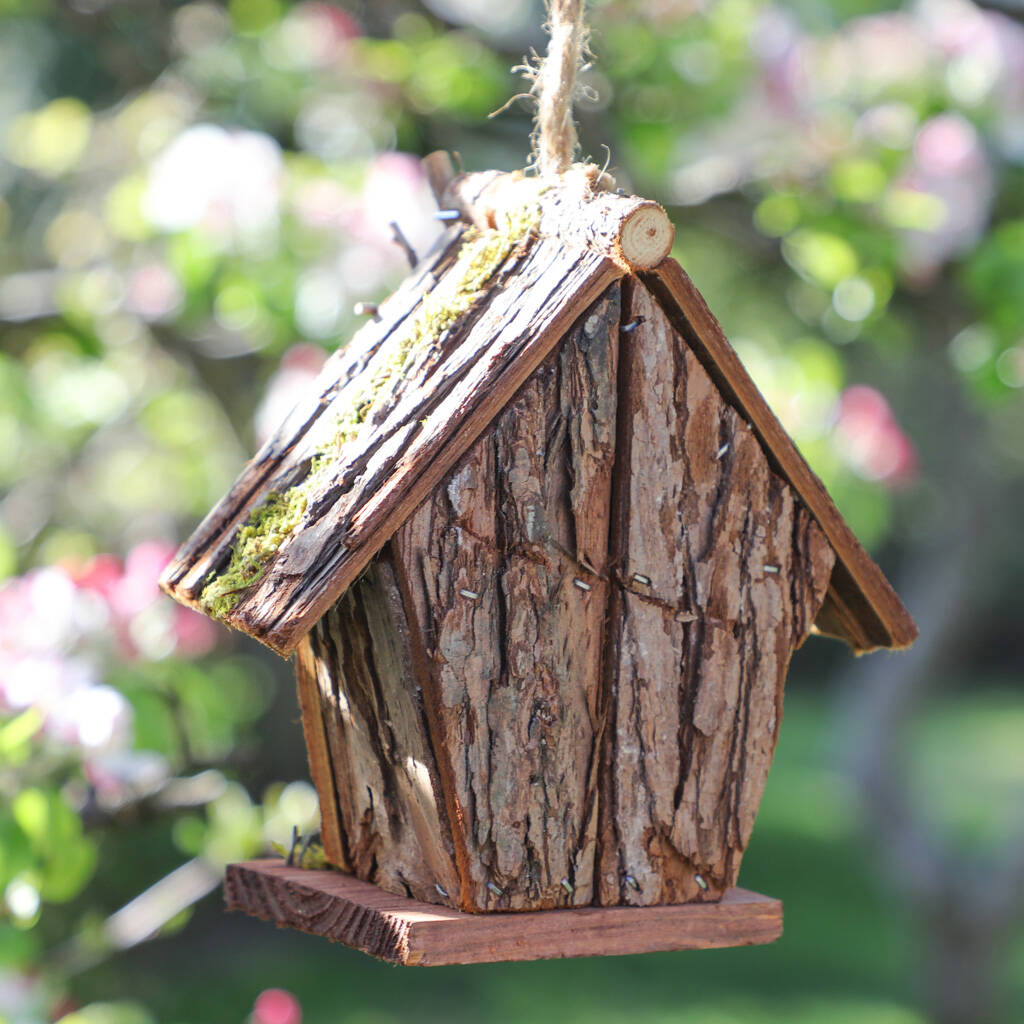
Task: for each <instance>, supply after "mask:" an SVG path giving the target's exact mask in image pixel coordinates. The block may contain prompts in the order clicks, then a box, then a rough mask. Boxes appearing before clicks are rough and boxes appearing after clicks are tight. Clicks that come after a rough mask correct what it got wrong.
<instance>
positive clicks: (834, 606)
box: [641, 258, 917, 652]
mask: <svg viewBox="0 0 1024 1024" xmlns="http://www.w3.org/2000/svg"><path fill="white" fill-rule="evenodd" d="M641 277H642V278H643V280H644V282H645V283H646V284H647V286H648V287H649V288H650V289H651V291H652V292H653V293H654V295H655V296H656V297H657V299H658V300H659V301H660V302H661V303H662V305H663V306H664V308H665V311H666V313H667V314H668V315H669V318H670V319H671V320H672V323H673V326H674V327H675V328H676V329H677V330H678V331H679V332H680V333H681V334H682V336H683V337H684V338H685V339H686V341H687V343H688V344H689V346H690V348H691V349H692V350H693V352H694V354H695V355H696V356H697V358H698V359H700V360H701V362H702V363H703V364H704V367H705V369H706V370H707V371H708V373H709V375H710V376H711V379H712V380H713V381H714V382H715V385H716V386H717V387H718V389H719V390H720V391H721V393H722V395H723V396H724V397H725V399H726V401H728V402H729V403H730V404H731V405H732V406H734V407H735V408H736V409H737V411H738V412H739V413H740V414H741V415H742V416H743V418H744V419H745V420H747V422H748V423H750V425H751V427H753V429H754V431H755V433H756V434H757V437H758V439H759V440H760V442H761V445H762V447H763V449H764V451H765V454H766V455H767V456H768V458H769V460H770V461H771V463H772V467H773V468H774V469H775V471H776V472H777V473H779V474H780V475H781V476H782V477H783V479H785V480H786V481H787V482H788V483H789V484H790V485H791V486H792V487H793V489H794V490H795V491H796V492H797V494H798V495H799V496H800V498H801V499H802V500H803V502H804V503H805V504H806V505H807V508H808V509H810V511H811V514H812V515H813V516H814V517H815V519H817V521H818V524H819V525H820V526H821V528H822V530H823V531H824V533H825V536H826V537H827V538H828V540H829V543H830V544H831V545H832V547H833V548H834V549H835V552H836V556H837V557H836V564H835V567H834V568H833V571H832V581H831V585H830V587H829V591H828V594H827V595H826V599H825V603H824V605H823V606H822V610H821V612H820V613H819V617H818V621H817V626H818V628H819V630H820V631H821V632H823V633H828V634H829V635H832V636H838V637H840V638H841V639H843V640H846V641H847V642H848V643H849V644H850V645H851V646H852V647H853V649H854V650H856V651H858V652H864V651H871V650H875V649H877V648H879V647H892V648H903V647H909V646H910V645H911V644H912V643H913V642H914V640H915V639H916V638H917V626H916V625H915V624H914V620H913V619H912V618H911V617H910V614H909V612H908V611H907V610H906V608H904V607H903V604H902V602H901V601H900V599H899V597H898V596H897V594H896V592H895V591H894V590H893V588H892V587H891V586H890V584H889V581H888V580H887V579H886V578H885V576H884V575H883V574H882V570H881V569H879V567H878V566H877V565H876V564H875V563H874V562H873V561H872V560H871V558H870V557H869V555H868V553H867V552H866V551H865V550H864V548H863V547H861V545H860V542H859V541H858V540H857V538H856V537H855V536H854V534H853V531H852V530H851V529H850V527H849V525H848V524H847V522H846V520H845V519H843V517H842V515H841V514H840V512H839V510H838V509H837V508H836V506H835V503H834V502H833V501H832V498H831V497H830V496H829V493H828V491H826V490H825V486H824V484H822V482H821V481H820V480H819V479H818V477H817V476H816V475H815V473H814V471H813V470H812V469H811V467H810V466H808V465H807V462H806V460H805V459H804V457H803V456H802V455H801V454H800V452H799V451H798V450H797V447H796V445H795V444H794V443H793V441H792V439H791V438H790V436H789V435H788V434H787V433H786V431H785V430H784V429H783V427H782V424H781V423H779V421H778V418H777V417H776V416H775V414H774V413H773V412H772V410H771V409H770V408H769V406H768V403H767V402H766V401H765V399H764V396H763V395H762V394H761V392H760V391H758V389H757V385H756V384H754V382H753V381H752V380H751V379H750V375H749V374H748V373H747V371H746V369H745V368H744V366H743V364H742V363H741V362H740V358H739V356H738V355H737V354H736V350H735V349H734V348H733V347H732V345H730V344H729V339H728V338H726V336H725V333H724V332H723V331H722V327H721V325H720V324H719V322H718V321H717V320H716V319H715V317H714V314H713V313H712V312H711V310H710V309H708V306H707V303H706V302H705V301H704V298H703V296H702V295H701V294H700V292H699V291H697V289H696V288H695V287H694V284H693V282H692V281H691V280H690V278H689V276H688V275H687V273H686V271H685V270H683V268H682V267H681V266H680V265H679V264H678V263H677V262H676V261H675V260H673V259H671V258H670V259H666V260H664V261H663V262H662V263H661V265H660V266H658V267H657V268H656V269H655V270H653V271H652V272H650V273H648V274H642V275H641Z"/></svg>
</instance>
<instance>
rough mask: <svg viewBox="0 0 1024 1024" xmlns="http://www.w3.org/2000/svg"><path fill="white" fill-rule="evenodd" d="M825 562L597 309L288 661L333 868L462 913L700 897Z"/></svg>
mask: <svg viewBox="0 0 1024 1024" xmlns="http://www.w3.org/2000/svg"><path fill="white" fill-rule="evenodd" d="M638 320H639V321H641V322H640V323H639V324H637V325H636V326H634V327H633V328H632V329H631V330H625V331H624V330H622V326H623V325H624V324H634V323H635V322H636V321H638ZM832 562H833V553H832V550H831V548H830V547H829V545H828V543H827V542H826V541H825V539H824V537H823V535H822V533H821V531H820V529H819V528H818V526H817V524H816V522H815V521H814V519H813V518H812V517H811V516H810V514H809V513H807V512H806V510H805V509H804V508H803V506H802V505H801V504H800V502H799V500H798V499H797V498H796V497H795V495H794V493H793V492H792V490H791V488H790V487H789V486H788V485H787V484H786V483H785V482H783V481H782V480H781V479H780V478H779V477H777V476H775V475H774V474H773V473H772V471H771V469H770V467H769V465H768V463H767V461H766V459H765V457H764V455H763V453H762V450H761V448H760V445H759V443H758V441H757V439H756V437H755V436H754V435H753V433H752V432H751V431H750V429H749V427H748V426H747V424H746V423H745V421H744V420H743V419H742V418H741V417H740V416H739V415H738V414H737V413H736V412H735V410H734V409H732V408H731V407H730V406H729V405H728V404H727V403H726V402H725V400H724V399H723V398H722V397H721V395H720V394H719V392H718V391H717V390H716V389H715V387H714V385H713V384H712V382H711V380H710V378H709V377H708V376H707V373H706V372H705V370H704V369H703V367H702V366H701V365H700V363H699V362H698V361H697V360H696V358H695V357H694V356H693V354H692V353H691V352H690V351H689V349H688V348H687V346H686V344H685V342H684V341H683V339H682V338H681V337H680V336H679V335H678V334H676V333H675V332H674V330H673V328H672V326H671V325H670V324H669V322H668V321H667V320H666V318H665V317H664V315H663V314H662V312H661V309H660V307H659V306H658V304H657V303H656V302H655V301H654V300H653V299H652V298H651V296H650V294H649V293H648V292H647V291H646V289H645V288H644V287H643V286H642V285H641V284H640V283H639V282H638V281H636V280H635V279H627V281H626V283H625V285H624V286H623V287H621V288H620V286H619V285H615V286H613V287H611V288H609V289H608V290H607V291H606V292H605V293H604V295H603V296H602V297H601V298H600V299H599V300H598V301H597V302H596V303H594V304H593V305H592V306H591V307H590V308H589V309H588V310H587V312H586V313H585V314H584V316H583V317H581V318H580V319H579V320H578V321H577V322H576V324H575V325H574V326H573V328H572V329H571V330H570V332H569V333H568V334H567V335H566V337H565V338H564V340H563V342H562V343H561V344H560V346H559V347H558V348H557V349H556V350H555V352H553V353H552V355H551V356H550V357H548V359H547V360H546V361H545V362H544V363H543V364H542V365H541V366H540V368H539V369H538V370H537V371H535V372H534V374H533V375H532V376H531V377H530V379H529V380H528V381H527V383H526V384H525V385H524V386H523V387H522V388H520V389H519V391H518V392H517V393H516V395H515V397H514V398H513V399H512V401H511V402H509V403H508V404H507V405H506V406H505V408H504V410H503V411H502V413H501V414H500V415H499V416H498V418H497V419H496V420H495V421H494V423H493V424H492V426H491V427H490V428H489V429H488V430H487V431H485V433H484V434H483V435H482V436H481V437H480V439H479V440H478V441H477V442H476V443H475V444H474V446H473V447H472V448H471V449H470V451H469V452H468V454H467V455H466V456H465V457H464V458H463V459H462V460H461V462H460V463H459V464H458V465H457V466H456V468H455V469H454V470H453V471H451V472H450V473H449V474H448V476H447V477H446V478H445V480H444V482H443V483H442V485H441V486H439V487H438V488H436V489H435V491H434V492H433V494H432V495H431V497H430V498H429V499H428V500H427V501H425V502H424V503H423V504H422V505H421V506H420V507H419V509H418V510H417V511H416V512H415V514H414V515H413V516H412V517H411V518H410V519H409V520H408V521H407V522H406V523H405V525H404V526H403V527H402V529H401V530H400V531H399V532H398V534H397V535H396V536H395V537H394V538H393V539H392V541H391V542H390V544H389V545H388V547H387V548H386V549H385V550H384V551H383V552H382V554H381V555H379V556H378V558H377V559H376V560H375V561H374V563H373V564H372V565H371V567H370V569H369V570H368V571H367V573H366V574H365V575H364V576H363V577H362V579H361V580H360V581H359V582H358V583H357V584H356V585H355V586H354V587H352V588H351V589H350V590H349V591H348V592H347V593H346V595H345V596H344V597H343V598H342V599H341V600H340V601H339V602H338V603H337V604H336V605H335V606H334V608H333V609H332V610H331V612H330V613H329V614H328V615H327V616H325V617H324V619H323V620H321V622H320V623H319V624H318V625H317V627H316V628H315V629H314V630H313V632H312V633H311V634H310V635H309V637H308V638H307V639H306V640H305V641H304V642H303V645H302V647H301V648H300V652H299V654H300V657H299V682H300V698H301V700H302V704H303V719H304V724H305V728H306V733H307V741H308V745H309V750H310V761H311V769H312V773H313V776H314V780H315V782H316V784H317V788H318V791H319V794H320V801H321V809H322V816H323V832H324V842H325V848H326V851H327V854H328V856H329V858H330V859H331V860H332V861H333V862H334V863H336V864H337V865H338V866H339V867H342V868H343V869H345V870H348V871H351V872H353V873H354V874H356V875H358V876H359V877H361V878H365V879H368V880H371V881H374V882H377V883H378V884H379V885H382V886H383V887H384V888H386V889H389V890H390V891H393V892H396V893H409V894H411V895H414V896H416V897H417V898H420V899H425V900H428V901H431V902H435V903H445V904H450V905H453V906H459V907H462V908H463V909H467V910H520V909H522V910H525V909H542V908H549V907H566V906H584V905H588V904H592V903H599V904H605V905H614V904H620V903H628V904H633V905H648V904H656V903H676V902H685V901H690V900H707V899H717V898H718V897H720V895H721V894H722V892H724V890H725V889H726V888H728V887H729V886H731V885H733V884H734V883H735V881H736V875H737V872H738V870H739V863H740V857H741V854H742V851H743V849H744V848H745V847H746V844H747V841H748V839H749V836H750V827H751V825H752V823H753V819H754V815H755V814H756V810H757V805H758V803H759V801H760V798H761V793H762V790H763V787H764V782H765V777H766V774H767V770H768V767H769V765H770V762H771V758H772V755H773V753H774V749H775V742H776V738H777V734H778V723H779V720H780V717H781V711H782V689H783V683H784V679H785V673H786V669H787V666H788V662H789V658H790V655H791V653H792V650H793V649H794V647H795V646H797V645H798V644H799V643H801V642H802V640H803V639H804V637H805V636H806V635H807V633H808V631H809V629H810V626H811V623H812V622H813V619H814V616H815V614H816V612H817V610H818V608H819V607H820V606H821V603H822V601H823V599H824V596H825V591H826V589H827V586H828V580H829V574H830V571H831V567H832Z"/></svg>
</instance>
